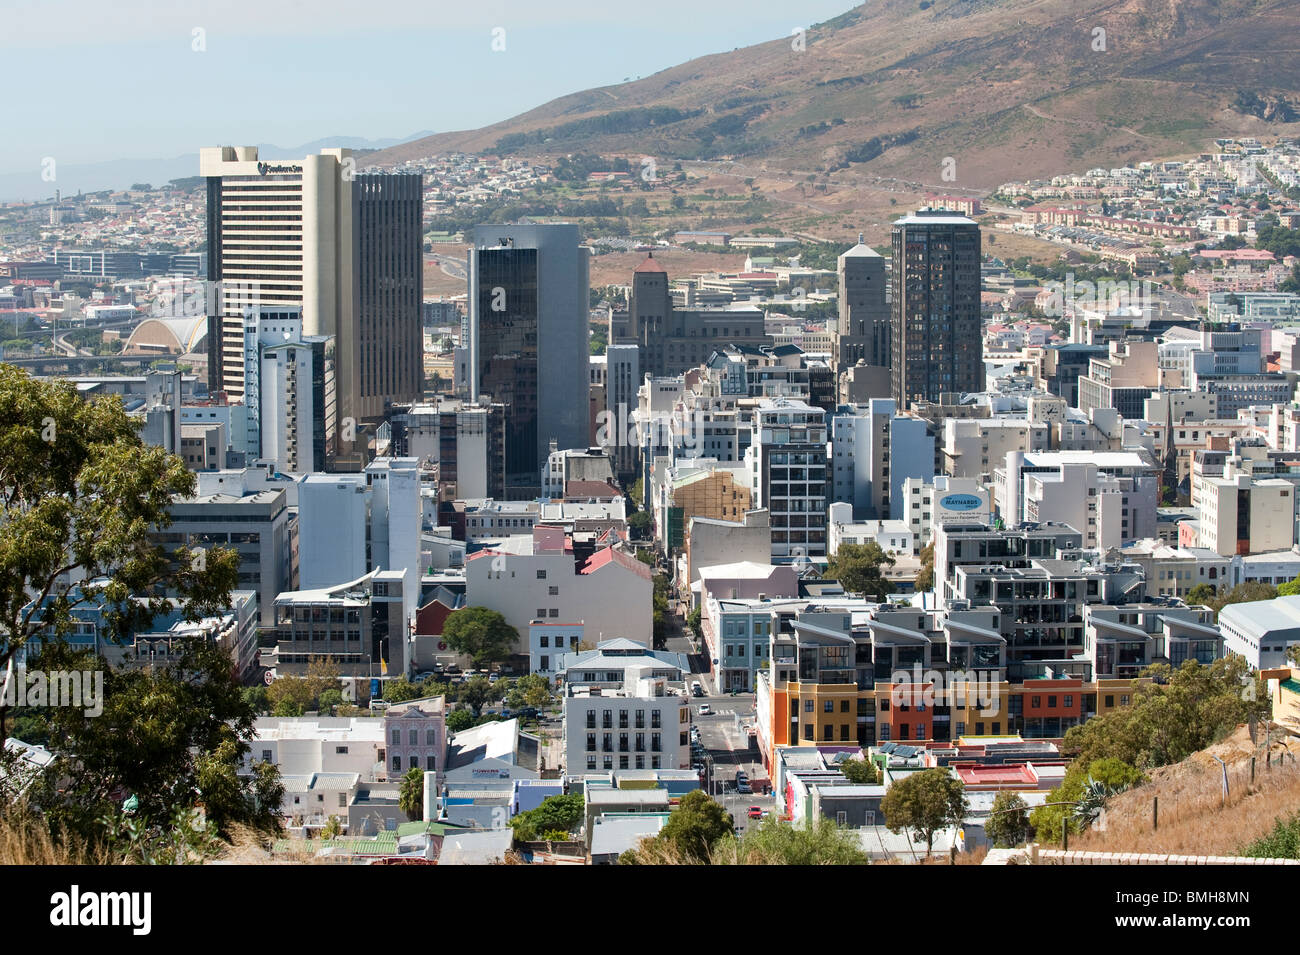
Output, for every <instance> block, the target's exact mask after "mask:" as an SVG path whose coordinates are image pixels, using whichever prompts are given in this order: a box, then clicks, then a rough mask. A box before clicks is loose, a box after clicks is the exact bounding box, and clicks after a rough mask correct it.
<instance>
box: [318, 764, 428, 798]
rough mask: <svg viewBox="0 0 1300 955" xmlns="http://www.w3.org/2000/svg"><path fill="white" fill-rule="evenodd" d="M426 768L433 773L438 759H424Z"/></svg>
mask: <svg viewBox="0 0 1300 955" xmlns="http://www.w3.org/2000/svg"><path fill="white" fill-rule="evenodd" d="M424 768H425V769H427V770H428V771H429V772H433V771H434V770H435V769H437V768H438V758H437V757H436V756H426V757H424ZM339 795H340V796H342V795H343V794H342V793H339Z"/></svg>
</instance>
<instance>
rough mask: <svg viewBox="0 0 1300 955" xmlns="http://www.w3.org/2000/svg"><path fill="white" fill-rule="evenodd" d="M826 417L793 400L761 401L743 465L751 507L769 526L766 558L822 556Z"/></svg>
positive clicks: (810, 407)
mask: <svg viewBox="0 0 1300 955" xmlns="http://www.w3.org/2000/svg"><path fill="white" fill-rule="evenodd" d="M825 422H826V413H825V412H824V411H822V409H820V408H814V407H813V406H811V405H808V404H806V403H804V402H803V401H799V400H797V399H796V400H790V399H786V398H763V399H760V401H759V403H758V407H757V408H755V409H754V419H753V431H754V439H753V442H752V444H751V445H750V447H749V450H748V451H747V452H746V464H747V465H748V466H749V467H751V468H752V469H753V474H754V496H755V500H754V505H755V506H757V507H765V508H767V510H768V513H769V515H770V521H771V525H772V556H773V557H798V556H801V555H806V556H820V555H824V554H825V553H826V423H825Z"/></svg>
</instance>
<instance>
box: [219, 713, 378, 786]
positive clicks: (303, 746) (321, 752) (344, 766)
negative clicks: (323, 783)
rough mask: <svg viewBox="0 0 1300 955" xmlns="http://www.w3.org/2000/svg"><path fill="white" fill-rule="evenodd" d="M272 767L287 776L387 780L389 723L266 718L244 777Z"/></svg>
mask: <svg viewBox="0 0 1300 955" xmlns="http://www.w3.org/2000/svg"><path fill="white" fill-rule="evenodd" d="M254 763H272V764H274V765H275V766H276V767H277V768H278V769H279V770H280V775H282V776H310V775H312V774H314V773H356V774H357V775H358V776H360V777H361V778H362V779H382V778H384V721H383V720H376V719H371V718H369V717H329V716H294V717H281V716H262V717H258V719H257V720H256V721H255V722H254V724H253V738H252V739H251V740H250V741H249V751H248V753H247V754H246V755H245V756H244V761H243V767H242V769H241V772H244V773H248V772H251V771H252V768H253V764H254Z"/></svg>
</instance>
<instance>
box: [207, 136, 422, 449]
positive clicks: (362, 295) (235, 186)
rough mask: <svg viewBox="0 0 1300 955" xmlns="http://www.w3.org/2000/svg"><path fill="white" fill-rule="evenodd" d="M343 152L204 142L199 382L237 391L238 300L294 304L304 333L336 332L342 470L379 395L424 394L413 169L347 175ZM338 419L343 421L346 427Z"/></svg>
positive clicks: (233, 395)
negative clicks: (203, 354)
mask: <svg viewBox="0 0 1300 955" xmlns="http://www.w3.org/2000/svg"><path fill="white" fill-rule="evenodd" d="M355 169H356V160H355V159H354V158H353V157H352V155H351V150H348V149H324V150H321V152H320V154H319V155H316V156H307V157H306V158H305V159H301V160H292V161H276V162H261V161H259V160H258V157H257V148H256V147H255V146H215V147H205V148H204V149H202V150H201V151H200V154H199V172H200V174H201V175H202V176H204V177H205V178H206V179H207V229H208V231H207V243H208V249H207V253H208V261H207V273H208V278H209V279H210V280H212V281H215V282H220V286H219V288H220V295H219V297H218V301H216V302H215V303H214V305H215V307H214V308H213V309H212V314H211V315H209V317H208V349H209V358H208V383H209V387H210V389H211V390H212V391H213V392H214V393H215V392H224V393H225V394H226V396H227V397H228V398H229V399H230V400H232V401H241V400H242V399H243V397H244V391H243V388H244V380H245V374H244V360H245V352H244V328H243V317H244V314H245V309H247V308H249V307H269V308H282V307H289V308H293V307H296V308H300V309H301V310H302V331H303V334H305V335H307V336H317V335H325V336H330V337H333V338H334V339H335V347H336V363H337V375H338V397H337V406H338V418H339V422H340V430H341V431H342V432H343V436H344V437H345V438H348V439H350V438H351V437H352V436H353V435H355V439H354V440H344V441H341V442H340V443H339V447H338V452H339V455H340V459H341V463H342V466H346V467H349V468H351V469H356V468H359V467H361V466H363V465H364V456H365V450H364V448H365V445H364V442H365V432H364V429H363V428H362V427H361V425H362V424H363V423H364V422H371V421H375V420H377V419H378V418H380V417H382V414H383V405H384V401H385V400H388V401H411V400H417V399H419V398H420V397H421V396H422V394H423V381H424V379H423V369H422V367H421V365H422V362H421V351H422V349H421V344H422V341H423V339H422V338H421V332H420V300H421V298H422V295H423V265H422V256H421V238H422V231H423V230H422V221H423V219H422V213H421V196H422V177H419V176H390V175H364V176H361V175H357V174H356V172H355ZM346 419H352V426H351V427H345V424H346Z"/></svg>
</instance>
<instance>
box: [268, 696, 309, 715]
mask: <svg viewBox="0 0 1300 955" xmlns="http://www.w3.org/2000/svg"><path fill="white" fill-rule="evenodd" d="M272 714H273V715H275V716H302V714H303V709H302V704H301V703H299V702H298V701H297V700H291V699H289V698H288V697H286V698H284V699H282V700H280V701H279V702H278V703H276V704H275V709H274V710H272Z"/></svg>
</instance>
